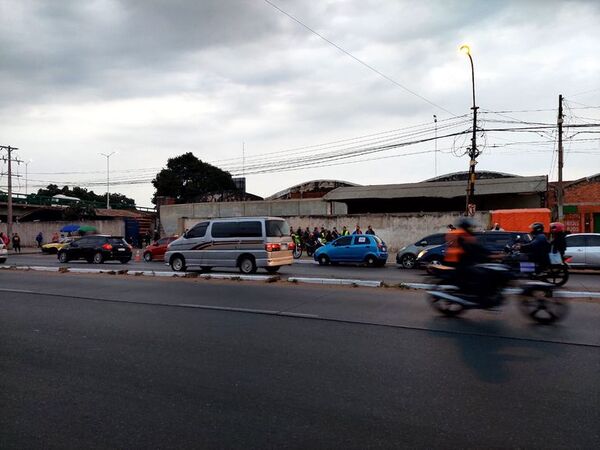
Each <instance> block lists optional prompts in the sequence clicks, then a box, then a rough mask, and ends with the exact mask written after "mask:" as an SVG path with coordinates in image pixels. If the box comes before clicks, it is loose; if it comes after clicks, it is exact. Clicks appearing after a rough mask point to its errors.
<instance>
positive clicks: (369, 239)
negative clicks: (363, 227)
mask: <svg viewBox="0 0 600 450" xmlns="http://www.w3.org/2000/svg"><path fill="white" fill-rule="evenodd" d="M314 258H315V261H318V262H319V264H320V265H322V266H326V265H327V264H329V263H340V262H347V263H364V264H366V265H367V266H369V267H375V266H383V265H385V263H386V261H387V258H388V253H387V247H386V245H385V242H383V241H382V240H381V239H379V238H378V237H377V236H375V235H373V234H353V235H351V236H342V237H339V238H337V239H336V240H335V241H333V242H329V243H328V244H326V245H325V246H323V247H320V248H318V249H317V251H316V252H315V254H314Z"/></svg>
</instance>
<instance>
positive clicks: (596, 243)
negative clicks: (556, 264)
mask: <svg viewBox="0 0 600 450" xmlns="http://www.w3.org/2000/svg"><path fill="white" fill-rule="evenodd" d="M566 240H567V251H566V252H565V254H566V256H570V257H571V259H570V260H569V267H572V268H577V267H581V268H593V267H600V233H574V234H569V235H568V236H567V237H566Z"/></svg>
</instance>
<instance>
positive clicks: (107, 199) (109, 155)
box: [100, 152, 117, 209]
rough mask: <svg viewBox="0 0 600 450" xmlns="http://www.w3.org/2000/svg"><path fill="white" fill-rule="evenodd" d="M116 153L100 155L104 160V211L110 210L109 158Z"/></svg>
mask: <svg viewBox="0 0 600 450" xmlns="http://www.w3.org/2000/svg"><path fill="white" fill-rule="evenodd" d="M116 153H117V152H111V153H100V154H101V155H102V156H104V157H105V158H106V209H110V165H109V161H110V157H111V156H112V155H114V154H116Z"/></svg>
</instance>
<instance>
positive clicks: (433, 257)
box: [416, 231, 531, 267]
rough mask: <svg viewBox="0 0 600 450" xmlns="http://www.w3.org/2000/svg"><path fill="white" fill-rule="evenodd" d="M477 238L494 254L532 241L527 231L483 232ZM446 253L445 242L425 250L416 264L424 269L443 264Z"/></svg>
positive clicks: (476, 234)
mask: <svg viewBox="0 0 600 450" xmlns="http://www.w3.org/2000/svg"><path fill="white" fill-rule="evenodd" d="M475 236H476V237H477V241H478V242H479V243H480V244H481V245H483V246H484V247H485V248H487V249H488V250H489V251H490V252H491V253H492V254H499V253H503V252H504V250H505V249H506V246H507V245H508V246H512V245H513V244H515V243H517V242H520V243H526V242H529V241H530V240H531V237H530V236H529V234H528V233H527V232H526V231H524V232H515V231H483V232H478V233H475ZM445 253H446V243H445V242H444V244H442V245H437V246H434V247H428V248H425V249H424V250H421V252H420V253H419V255H418V256H417V261H416V264H417V266H418V267H424V266H427V265H429V264H441V263H442V262H443V261H444V254H445Z"/></svg>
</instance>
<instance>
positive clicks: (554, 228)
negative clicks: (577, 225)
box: [550, 222, 565, 233]
mask: <svg viewBox="0 0 600 450" xmlns="http://www.w3.org/2000/svg"><path fill="white" fill-rule="evenodd" d="M550 231H551V232H553V233H560V232H562V231H565V226H564V225H563V224H562V223H560V222H552V223H551V224H550Z"/></svg>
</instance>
